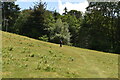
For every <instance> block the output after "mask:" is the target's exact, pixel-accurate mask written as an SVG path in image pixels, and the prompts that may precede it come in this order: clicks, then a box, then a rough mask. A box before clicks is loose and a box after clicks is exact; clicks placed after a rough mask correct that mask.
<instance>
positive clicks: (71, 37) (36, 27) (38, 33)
mask: <svg viewBox="0 0 120 80" xmlns="http://www.w3.org/2000/svg"><path fill="white" fill-rule="evenodd" d="M46 7H47V4H46V3H43V2H41V1H40V2H38V3H35V4H34V7H33V8H31V7H30V8H29V9H25V10H22V11H20V8H19V6H18V5H15V2H2V19H3V20H2V30H3V31H7V32H11V33H16V34H20V35H24V36H28V37H31V38H35V39H39V40H43V41H47V42H53V43H59V40H60V39H62V40H63V43H64V44H65V45H70V46H76V47H81V48H87V49H93V50H98V51H104V52H113V53H119V49H120V26H119V22H120V19H119V18H120V2H90V3H89V6H88V7H87V8H86V12H85V13H84V14H83V13H82V12H80V11H77V10H71V11H68V10H67V8H66V7H65V9H64V13H63V14H62V15H61V14H59V13H58V12H56V10H55V11H49V10H46Z"/></svg>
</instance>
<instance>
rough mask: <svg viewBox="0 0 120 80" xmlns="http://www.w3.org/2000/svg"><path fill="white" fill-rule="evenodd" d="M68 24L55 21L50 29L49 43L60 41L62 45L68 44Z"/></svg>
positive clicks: (58, 20) (59, 20)
mask: <svg viewBox="0 0 120 80" xmlns="http://www.w3.org/2000/svg"><path fill="white" fill-rule="evenodd" d="M68 27H69V26H68V24H67V23H66V22H62V20H61V19H57V21H56V23H55V25H54V27H51V28H50V35H51V36H50V40H51V42H55V43H59V41H60V39H62V40H63V43H64V44H70V33H69V30H68Z"/></svg>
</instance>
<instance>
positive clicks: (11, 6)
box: [2, 2, 20, 32]
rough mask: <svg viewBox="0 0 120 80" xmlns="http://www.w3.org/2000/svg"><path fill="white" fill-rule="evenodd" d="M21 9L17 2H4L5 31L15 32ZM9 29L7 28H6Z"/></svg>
mask: <svg viewBox="0 0 120 80" xmlns="http://www.w3.org/2000/svg"><path fill="white" fill-rule="evenodd" d="M19 10H20V8H19V7H18V5H15V2H2V19H3V22H2V24H3V30H4V31H6V30H7V31H9V32H14V27H13V25H14V23H15V21H16V19H17V17H18V15H19ZM6 27H7V28H6Z"/></svg>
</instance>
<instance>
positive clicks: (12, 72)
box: [2, 32, 118, 78]
mask: <svg viewBox="0 0 120 80" xmlns="http://www.w3.org/2000/svg"><path fill="white" fill-rule="evenodd" d="M2 34H3V35H2V58H3V62H2V64H3V68H2V70H3V73H2V76H3V78H117V77H118V55H117V54H112V53H104V52H99V51H93V50H88V49H82V48H76V47H71V46H66V45H64V46H63V47H59V44H53V43H48V42H43V41H39V40H35V39H31V38H28V37H25V36H20V35H16V34H12V33H7V32H2Z"/></svg>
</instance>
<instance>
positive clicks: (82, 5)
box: [58, 0, 89, 14]
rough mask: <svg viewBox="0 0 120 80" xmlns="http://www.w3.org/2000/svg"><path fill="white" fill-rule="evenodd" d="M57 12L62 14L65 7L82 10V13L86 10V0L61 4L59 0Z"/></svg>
mask: <svg viewBox="0 0 120 80" xmlns="http://www.w3.org/2000/svg"><path fill="white" fill-rule="evenodd" d="M58 3H59V5H58V6H59V13H60V14H62V13H63V12H64V11H63V10H64V8H65V7H67V10H68V11H70V10H78V11H82V12H83V13H84V12H85V11H86V9H85V8H86V7H87V6H88V5H89V4H88V2H87V0H85V1H84V2H79V3H71V2H66V3H65V4H62V1H61V0H59V1H58Z"/></svg>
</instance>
